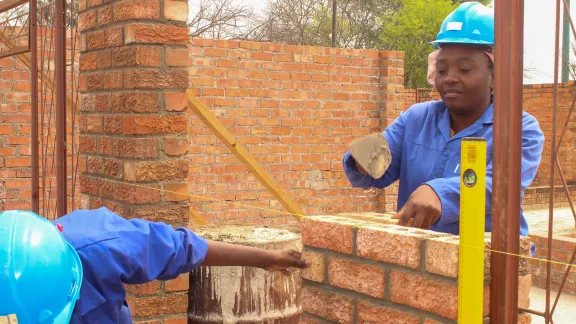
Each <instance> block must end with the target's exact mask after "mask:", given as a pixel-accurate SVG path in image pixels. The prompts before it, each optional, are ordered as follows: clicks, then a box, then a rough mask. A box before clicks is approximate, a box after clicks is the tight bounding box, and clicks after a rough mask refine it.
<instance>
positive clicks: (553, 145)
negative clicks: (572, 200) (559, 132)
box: [546, 0, 560, 324]
mask: <svg viewBox="0 0 576 324" xmlns="http://www.w3.org/2000/svg"><path fill="white" fill-rule="evenodd" d="M554 46H555V48H554V100H553V103H552V137H551V138H550V141H551V144H550V147H551V149H552V152H551V154H550V199H549V200H550V201H549V211H548V252H547V259H548V260H552V235H553V233H554V189H555V187H554V182H555V177H554V170H555V169H556V166H555V163H554V162H555V160H556V158H557V156H558V153H557V150H556V117H557V116H556V115H557V110H558V63H559V58H560V0H556V35H555V44H554ZM551 289H552V263H550V262H548V263H547V265H546V314H550V290H551ZM549 323H551V321H550V319H549V318H546V324H549Z"/></svg>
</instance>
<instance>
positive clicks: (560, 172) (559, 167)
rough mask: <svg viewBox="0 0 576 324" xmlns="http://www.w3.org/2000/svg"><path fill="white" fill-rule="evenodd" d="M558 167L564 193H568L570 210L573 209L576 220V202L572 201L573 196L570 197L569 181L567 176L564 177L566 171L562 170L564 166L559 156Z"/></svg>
mask: <svg viewBox="0 0 576 324" xmlns="http://www.w3.org/2000/svg"><path fill="white" fill-rule="evenodd" d="M556 167H557V168H558V174H559V175H560V180H561V181H562V186H564V194H566V198H567V199H568V204H569V205H570V210H572V216H573V217H574V219H575V220H576V210H575V209H574V203H573V202H572V197H570V189H568V183H567V182H566V177H564V171H562V167H561V166H560V161H558V157H556Z"/></svg>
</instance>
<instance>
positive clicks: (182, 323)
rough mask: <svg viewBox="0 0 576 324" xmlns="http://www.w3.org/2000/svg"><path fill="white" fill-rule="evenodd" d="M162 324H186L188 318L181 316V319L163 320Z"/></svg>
mask: <svg viewBox="0 0 576 324" xmlns="http://www.w3.org/2000/svg"><path fill="white" fill-rule="evenodd" d="M164 324H188V317H187V316H181V317H172V318H164Z"/></svg>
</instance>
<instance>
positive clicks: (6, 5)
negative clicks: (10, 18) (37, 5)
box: [0, 0, 29, 13]
mask: <svg viewBox="0 0 576 324" xmlns="http://www.w3.org/2000/svg"><path fill="white" fill-rule="evenodd" d="M28 1H29V0H4V1H2V2H0V13H3V12H6V11H8V10H10V9H14V8H16V7H18V6H20V5H23V4H25V3H27V2H28Z"/></svg>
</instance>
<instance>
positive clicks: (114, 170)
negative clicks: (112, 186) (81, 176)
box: [87, 157, 122, 178]
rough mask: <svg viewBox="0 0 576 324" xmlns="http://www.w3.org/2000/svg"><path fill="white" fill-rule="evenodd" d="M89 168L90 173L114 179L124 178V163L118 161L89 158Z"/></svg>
mask: <svg viewBox="0 0 576 324" xmlns="http://www.w3.org/2000/svg"><path fill="white" fill-rule="evenodd" d="M87 168H88V173H93V174H98V175H103V176H105V177H112V178H121V177H122V162H121V161H118V160H113V159H104V158H98V157H88V158H87Z"/></svg>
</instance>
